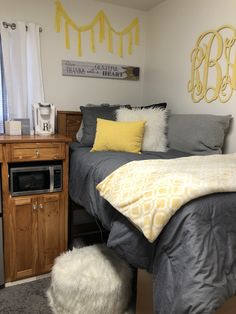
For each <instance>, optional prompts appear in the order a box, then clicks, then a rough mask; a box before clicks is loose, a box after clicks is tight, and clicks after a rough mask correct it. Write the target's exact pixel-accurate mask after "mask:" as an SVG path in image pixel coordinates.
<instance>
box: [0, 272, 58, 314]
mask: <svg viewBox="0 0 236 314" xmlns="http://www.w3.org/2000/svg"><path fill="white" fill-rule="evenodd" d="M50 280H51V279H50V277H48V278H44V279H40V280H36V281H32V282H28V283H24V284H20V285H16V286H12V287H8V288H4V289H0V313H1V314H52V311H51V310H50V308H49V306H48V301H47V297H46V291H47V289H48V287H49V285H50Z"/></svg>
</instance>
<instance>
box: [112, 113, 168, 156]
mask: <svg viewBox="0 0 236 314" xmlns="http://www.w3.org/2000/svg"><path fill="white" fill-rule="evenodd" d="M116 119H117V121H141V120H142V121H146V125H145V131H144V137H143V144H142V151H152V152H165V151H166V150H167V137H166V127H167V111H166V110H163V109H160V108H149V109H137V108H136V109H132V110H130V109H126V108H121V109H117V110H116Z"/></svg>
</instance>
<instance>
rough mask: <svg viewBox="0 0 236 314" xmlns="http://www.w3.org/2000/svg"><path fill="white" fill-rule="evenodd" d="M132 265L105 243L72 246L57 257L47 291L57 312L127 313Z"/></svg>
mask: <svg viewBox="0 0 236 314" xmlns="http://www.w3.org/2000/svg"><path fill="white" fill-rule="evenodd" d="M131 277H132V273H131V269H130V267H129V266H128V264H127V263H126V262H125V261H123V260H122V259H121V258H120V257H118V256H117V255H116V254H115V253H114V252H113V251H112V250H111V249H109V248H107V247H106V246H105V245H92V246H88V247H84V248H80V249H75V248H74V249H73V250H72V251H68V252H66V253H64V254H62V255H61V256H59V257H57V258H56V260H55V264H54V266H53V269H52V281H51V286H50V288H49V290H48V292H47V296H48V298H49V303H50V306H51V308H52V310H53V312H54V313H56V314H124V313H125V311H126V310H127V307H128V303H129V300H130V295H131Z"/></svg>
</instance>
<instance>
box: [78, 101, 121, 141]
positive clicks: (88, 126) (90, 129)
mask: <svg viewBox="0 0 236 314" xmlns="http://www.w3.org/2000/svg"><path fill="white" fill-rule="evenodd" d="M118 108H119V106H113V107H83V106H81V107H80V110H81V112H82V114H83V136H82V139H81V143H82V144H83V145H85V146H93V143H94V139H95V134H96V127H97V118H101V119H106V120H113V121H115V120H116V109H118Z"/></svg>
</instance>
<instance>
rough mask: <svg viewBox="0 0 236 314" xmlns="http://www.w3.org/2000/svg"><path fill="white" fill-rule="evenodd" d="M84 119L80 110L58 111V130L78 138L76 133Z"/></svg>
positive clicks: (60, 132)
mask: <svg viewBox="0 0 236 314" xmlns="http://www.w3.org/2000/svg"><path fill="white" fill-rule="evenodd" d="M81 121H82V113H81V112H80V111H57V132H58V133H59V134H63V135H65V136H69V137H71V138H72V140H76V138H75V135H76V133H77V131H78V130H79V127H80V124H81Z"/></svg>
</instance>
